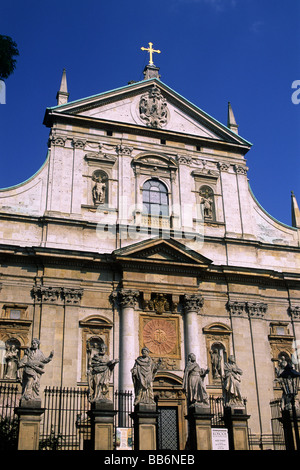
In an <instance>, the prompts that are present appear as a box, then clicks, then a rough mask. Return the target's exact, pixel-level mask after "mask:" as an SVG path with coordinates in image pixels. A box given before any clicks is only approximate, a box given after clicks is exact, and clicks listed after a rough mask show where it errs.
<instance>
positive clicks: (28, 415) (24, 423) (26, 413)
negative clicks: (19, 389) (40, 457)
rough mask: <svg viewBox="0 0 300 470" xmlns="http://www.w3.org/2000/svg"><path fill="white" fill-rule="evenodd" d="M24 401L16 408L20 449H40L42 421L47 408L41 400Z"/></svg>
mask: <svg viewBox="0 0 300 470" xmlns="http://www.w3.org/2000/svg"><path fill="white" fill-rule="evenodd" d="M24 401H25V400H21V403H20V406H19V407H18V408H15V412H16V414H17V416H18V418H19V437H18V450H39V440H40V422H41V417H42V414H43V413H44V411H45V410H44V408H41V401H40V400H26V401H25V403H24Z"/></svg>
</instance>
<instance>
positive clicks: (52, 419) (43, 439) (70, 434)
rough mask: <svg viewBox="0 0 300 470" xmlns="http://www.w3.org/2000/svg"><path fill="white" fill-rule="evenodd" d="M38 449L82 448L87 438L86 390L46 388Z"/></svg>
mask: <svg viewBox="0 0 300 470" xmlns="http://www.w3.org/2000/svg"><path fill="white" fill-rule="evenodd" d="M44 408H45V412H44V414H43V418H42V429H41V435H40V448H41V449H44V450H84V449H85V446H86V443H87V442H88V441H89V440H90V438H91V428H90V419H89V417H88V411H89V401H88V390H87V389H85V388H72V387H70V388H69V387H64V388H60V387H51V388H50V387H46V388H45V390H44Z"/></svg>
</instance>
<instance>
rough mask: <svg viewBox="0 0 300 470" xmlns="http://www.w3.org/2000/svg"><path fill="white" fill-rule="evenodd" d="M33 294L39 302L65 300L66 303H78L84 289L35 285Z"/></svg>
mask: <svg viewBox="0 0 300 470" xmlns="http://www.w3.org/2000/svg"><path fill="white" fill-rule="evenodd" d="M31 295H32V297H33V298H34V299H35V300H36V301H37V302H57V301H64V302H65V303H66V304H78V303H79V302H80V300H81V297H82V295H83V289H80V288H79V289H77V288H74V289H73V288H67V287H50V286H35V287H33V289H32V290H31Z"/></svg>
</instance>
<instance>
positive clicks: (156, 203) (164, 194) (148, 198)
mask: <svg viewBox="0 0 300 470" xmlns="http://www.w3.org/2000/svg"><path fill="white" fill-rule="evenodd" d="M143 206H145V208H146V209H145V210H146V212H147V213H148V215H154V216H165V217H167V216H168V215H169V198H168V189H167V187H166V186H165V185H164V184H163V183H162V182H161V181H159V180H157V179H151V180H148V181H146V182H145V183H144V185H143Z"/></svg>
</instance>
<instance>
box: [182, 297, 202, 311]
mask: <svg viewBox="0 0 300 470" xmlns="http://www.w3.org/2000/svg"><path fill="white" fill-rule="evenodd" d="M203 304H204V298H203V297H202V295H201V294H185V295H184V299H183V306H184V311H185V312H186V313H187V312H198V311H199V310H200V309H201V308H202V307H203Z"/></svg>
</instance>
